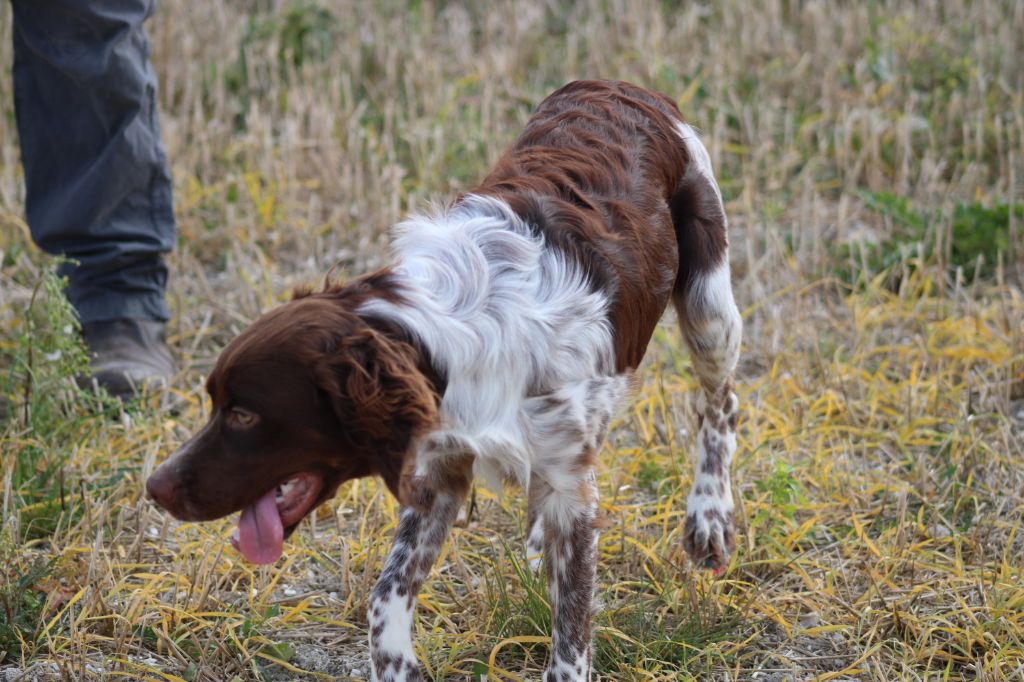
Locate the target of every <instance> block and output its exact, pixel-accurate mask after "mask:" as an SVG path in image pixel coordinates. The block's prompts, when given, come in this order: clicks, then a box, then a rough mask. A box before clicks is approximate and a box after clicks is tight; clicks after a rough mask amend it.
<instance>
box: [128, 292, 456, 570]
mask: <svg viewBox="0 0 1024 682" xmlns="http://www.w3.org/2000/svg"><path fill="white" fill-rule="evenodd" d="M416 357H417V356H416V352H415V350H414V349H413V348H412V346H410V345H409V344H407V343H405V342H403V341H400V340H396V339H394V338H392V337H390V336H389V335H387V334H384V333H382V332H380V331H378V330H376V329H374V328H373V327H372V326H370V325H369V324H367V322H366V321H365V320H363V319H362V318H360V317H359V316H358V315H357V314H355V313H354V312H352V311H351V309H347V308H346V306H345V305H344V303H343V301H340V300H338V297H336V296H331V295H330V294H314V295H310V296H304V297H301V298H297V299H296V300H293V301H292V302H290V303H288V304H285V305H283V306H281V307H280V308H278V309H276V310H274V311H272V312H270V313H267V314H266V315H264V316H263V317H261V318H259V319H258V320H257V321H256V322H255V323H253V324H252V326H250V327H249V328H248V329H246V330H245V331H244V332H243V333H242V334H241V335H240V336H238V338H236V339H235V340H234V341H232V342H231V343H230V344H229V345H228V346H227V348H225V349H224V351H223V352H222V353H221V356H220V358H219V359H218V361H217V364H216V366H215V367H214V369H213V371H212V372H211V373H210V376H209V378H208V379H207V382H206V390H207V392H208V393H209V394H210V399H211V401H212V408H211V412H210V418H209V421H208V422H207V423H206V425H205V426H204V427H203V428H202V429H201V430H200V431H199V432H198V433H197V434H196V435H195V436H193V437H192V439H191V440H189V441H188V442H187V443H185V444H184V445H182V446H181V447H180V448H179V449H178V450H177V452H175V453H174V454H173V455H172V456H171V457H170V458H169V459H168V460H167V461H166V462H164V463H163V465H161V466H160V467H159V468H158V469H157V470H156V472H155V473H154V474H153V475H152V476H151V477H150V479H149V480H148V481H147V483H146V489H147V490H148V492H149V494H150V496H151V497H152V498H153V499H154V500H156V501H157V503H159V504H160V505H161V506H162V507H164V508H165V509H167V510H168V511H169V512H171V514H173V515H174V516H175V517H177V518H179V519H182V520H189V521H205V520H211V519H216V518H220V517H223V516H227V515H228V514H231V513H232V512H236V511H239V510H241V512H242V514H241V518H240V520H239V527H238V533H237V535H236V538H235V542H236V546H237V547H238V548H239V550H240V551H241V552H242V554H243V555H245V557H246V558H247V559H249V560H250V561H252V562H254V563H269V562H272V561H275V560H276V559H277V558H278V557H279V556H280V554H281V548H282V542H283V539H284V538H285V537H287V536H288V535H289V534H291V532H292V531H293V530H294V529H295V527H296V526H297V525H298V523H299V521H301V520H302V519H303V518H304V517H305V516H306V515H307V514H309V513H310V512H311V511H313V510H314V509H315V508H316V507H317V506H318V505H319V504H320V503H321V502H324V501H325V500H327V499H329V498H330V497H331V496H333V495H334V493H335V492H336V491H337V489H338V486H339V485H341V484H342V483H343V482H345V481H347V480H349V479H352V478H355V477H358V476H367V475H371V474H379V475H380V476H381V477H382V478H383V479H384V481H385V483H386V484H387V486H388V488H390V490H391V491H392V492H393V493H394V494H395V495H396V496H397V497H399V499H403V498H406V497H408V491H407V490H405V485H406V484H403V481H404V480H406V479H405V478H404V476H405V474H406V473H407V472H408V471H409V468H410V467H411V464H412V462H411V460H412V453H413V448H414V446H415V441H416V438H417V437H418V436H419V435H421V434H422V433H424V432H425V431H426V430H428V429H429V428H430V427H431V425H433V424H434V422H435V420H436V418H437V396H436V393H435V392H434V390H433V388H432V386H431V384H430V382H429V381H428V380H427V378H426V377H425V376H424V374H423V373H422V372H421V371H420V370H419V369H417V365H416Z"/></svg>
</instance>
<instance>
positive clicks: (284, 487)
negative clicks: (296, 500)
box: [277, 478, 295, 499]
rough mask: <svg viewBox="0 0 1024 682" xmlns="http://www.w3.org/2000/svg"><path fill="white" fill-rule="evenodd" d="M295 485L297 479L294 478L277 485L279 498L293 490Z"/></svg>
mask: <svg viewBox="0 0 1024 682" xmlns="http://www.w3.org/2000/svg"><path fill="white" fill-rule="evenodd" d="M294 487H295V479H294V478H292V479H288V480H287V481H285V482H284V483H282V484H281V485H279V486H277V498H278V499H281V498H283V497H284V496H285V495H287V494H288V493H289V492H291V489H292V488H294Z"/></svg>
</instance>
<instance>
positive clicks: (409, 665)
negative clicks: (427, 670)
mask: <svg viewBox="0 0 1024 682" xmlns="http://www.w3.org/2000/svg"><path fill="white" fill-rule="evenodd" d="M373 659H374V660H373V663H374V665H373V667H372V680H373V682H424V680H425V679H426V678H424V677H423V671H422V670H420V665H419V663H417V662H416V659H415V658H409V657H408V656H389V655H387V654H383V653H378V654H376V655H375V656H374V657H373Z"/></svg>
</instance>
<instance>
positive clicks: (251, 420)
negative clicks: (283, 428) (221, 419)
mask: <svg viewBox="0 0 1024 682" xmlns="http://www.w3.org/2000/svg"><path fill="white" fill-rule="evenodd" d="M259 420H260V416H259V415H258V414H256V413H255V412H250V411H249V410H246V409H243V408H241V407H233V408H231V411H230V412H228V424H229V425H230V426H232V427H234V428H236V429H248V428H250V427H252V426H255V425H256V422H258V421H259Z"/></svg>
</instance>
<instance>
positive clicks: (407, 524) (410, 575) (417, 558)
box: [367, 456, 473, 682]
mask: <svg viewBox="0 0 1024 682" xmlns="http://www.w3.org/2000/svg"><path fill="white" fill-rule="evenodd" d="M472 468H473V465H472V458H471V457H468V456H458V457H450V458H446V459H439V460H435V461H434V462H433V463H432V464H431V465H429V467H428V469H427V470H426V471H424V472H418V473H417V478H418V479H419V481H418V484H417V485H416V486H415V489H416V491H417V494H418V496H419V499H418V500H416V502H417V506H415V507H413V506H410V507H405V508H403V509H402V511H401V517H400V520H399V522H398V530H397V532H396V534H395V541H394V544H393V545H392V547H391V553H390V554H389V555H388V558H387V561H386V562H385V563H384V571H383V572H382V573H381V576H380V579H379V580H378V581H377V584H376V585H375V586H374V588H373V593H372V595H371V596H370V607H369V612H368V616H367V618H368V621H369V626H370V668H371V672H372V679H373V680H374V682H419V681H421V680H423V679H424V677H423V673H422V671H421V670H420V667H419V663H418V662H417V660H416V653H415V650H414V649H413V642H412V626H413V612H414V610H415V606H416V597H417V594H418V593H419V589H420V586H421V585H422V584H423V581H424V580H425V579H426V577H427V575H428V574H429V573H430V569H431V568H432V567H433V565H434V562H435V561H436V560H437V557H438V555H439V554H440V552H441V547H442V546H443V545H444V541H445V538H446V537H448V532H449V530H450V529H451V527H452V523H453V522H454V521H455V517H456V515H457V514H458V511H459V506H460V505H461V504H462V501H463V500H464V499H465V497H466V493H467V492H468V491H469V487H470V484H471V482H472V476H473V474H472Z"/></svg>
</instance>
